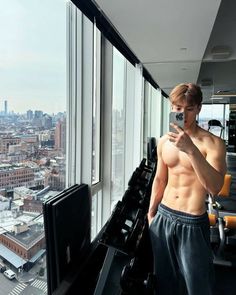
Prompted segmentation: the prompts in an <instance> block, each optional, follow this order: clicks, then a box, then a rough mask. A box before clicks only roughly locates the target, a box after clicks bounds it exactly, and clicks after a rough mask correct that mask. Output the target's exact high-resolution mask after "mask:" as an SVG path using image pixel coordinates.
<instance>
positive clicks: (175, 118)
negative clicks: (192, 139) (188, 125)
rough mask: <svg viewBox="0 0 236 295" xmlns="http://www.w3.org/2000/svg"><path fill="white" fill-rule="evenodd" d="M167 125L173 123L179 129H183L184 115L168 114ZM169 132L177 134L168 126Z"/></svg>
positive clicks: (179, 113) (180, 113)
mask: <svg viewBox="0 0 236 295" xmlns="http://www.w3.org/2000/svg"><path fill="white" fill-rule="evenodd" d="M169 123H174V124H176V125H178V126H179V127H180V128H182V129H183V128H184V113H182V112H170V115H169ZM169 131H170V132H175V133H176V132H177V131H176V130H175V128H174V127H172V126H169Z"/></svg>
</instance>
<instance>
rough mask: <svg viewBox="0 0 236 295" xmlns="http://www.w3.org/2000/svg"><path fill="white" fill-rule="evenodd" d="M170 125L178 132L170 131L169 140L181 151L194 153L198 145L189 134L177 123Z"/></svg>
mask: <svg viewBox="0 0 236 295" xmlns="http://www.w3.org/2000/svg"><path fill="white" fill-rule="evenodd" d="M170 125H171V126H172V127H173V128H175V130H176V131H177V133H174V132H168V134H167V136H168V139H169V141H170V142H172V143H173V144H174V145H175V146H176V147H177V148H178V149H179V150H180V151H182V152H185V153H186V154H190V153H193V151H194V150H195V149H196V146H195V145H194V143H193V142H192V140H191V138H190V137H189V135H188V134H187V133H186V132H184V130H183V129H182V128H180V127H179V126H177V125H176V124H173V123H170Z"/></svg>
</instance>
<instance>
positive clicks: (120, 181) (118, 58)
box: [111, 48, 125, 209]
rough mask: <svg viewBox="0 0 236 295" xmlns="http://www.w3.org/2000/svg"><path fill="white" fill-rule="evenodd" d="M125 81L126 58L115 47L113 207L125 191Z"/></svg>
mask: <svg viewBox="0 0 236 295" xmlns="http://www.w3.org/2000/svg"><path fill="white" fill-rule="evenodd" d="M124 81H125V59H124V57H123V56H122V55H121V54H120V53H119V51H118V50H116V49H115V48H114V51H113V94H112V179H111V181H112V186H111V190H112V193H111V206H112V207H113V206H114V204H116V202H117V201H118V200H119V199H121V197H122V195H123V193H124V138H125V134H124V130H125V109H124ZM111 209H112V208H111Z"/></svg>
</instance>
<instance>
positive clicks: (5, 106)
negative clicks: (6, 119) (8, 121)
mask: <svg viewBox="0 0 236 295" xmlns="http://www.w3.org/2000/svg"><path fill="white" fill-rule="evenodd" d="M7 112H8V110H7V100H4V115H5V116H6V115H7Z"/></svg>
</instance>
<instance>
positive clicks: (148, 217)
mask: <svg viewBox="0 0 236 295" xmlns="http://www.w3.org/2000/svg"><path fill="white" fill-rule="evenodd" d="M154 217H155V215H153V214H151V213H150V212H148V214H147V219H148V224H149V225H150V224H151V222H152V220H153V218H154Z"/></svg>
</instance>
